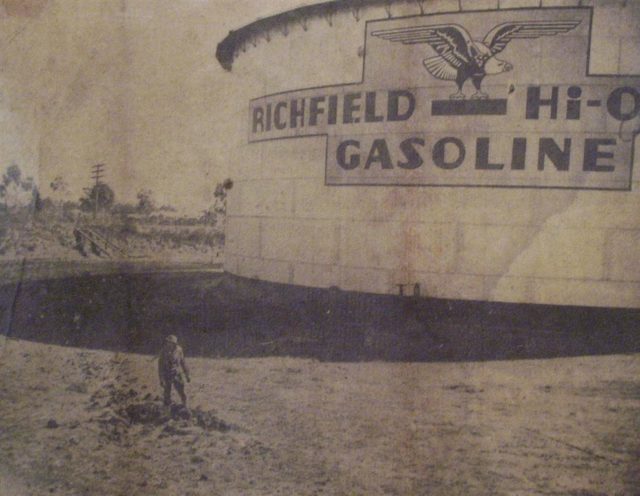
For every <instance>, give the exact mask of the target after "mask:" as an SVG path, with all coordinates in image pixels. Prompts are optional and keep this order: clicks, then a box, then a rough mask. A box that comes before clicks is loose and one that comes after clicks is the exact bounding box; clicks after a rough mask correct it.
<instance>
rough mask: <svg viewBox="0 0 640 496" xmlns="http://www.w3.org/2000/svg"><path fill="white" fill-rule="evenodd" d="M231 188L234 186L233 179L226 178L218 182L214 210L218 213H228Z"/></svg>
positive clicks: (214, 194)
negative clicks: (228, 196) (228, 194)
mask: <svg viewBox="0 0 640 496" xmlns="http://www.w3.org/2000/svg"><path fill="white" fill-rule="evenodd" d="M231 188H233V181H232V180H231V179H225V180H224V181H223V182H221V183H218V184H216V189H215V191H214V192H213V198H214V203H213V211H214V212H215V213H216V214H220V215H226V213H227V191H229V190H230V189H231Z"/></svg>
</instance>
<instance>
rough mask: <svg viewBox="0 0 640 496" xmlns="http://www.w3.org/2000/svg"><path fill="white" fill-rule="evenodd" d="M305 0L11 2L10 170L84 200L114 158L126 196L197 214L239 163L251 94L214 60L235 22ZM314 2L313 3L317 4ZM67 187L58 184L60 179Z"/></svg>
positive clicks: (0, 125)
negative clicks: (94, 176) (149, 195)
mask: <svg viewBox="0 0 640 496" xmlns="http://www.w3.org/2000/svg"><path fill="white" fill-rule="evenodd" d="M303 3H305V2H299V1H295V0H270V1H260V2H258V1H249V0H0V172H4V170H5V169H6V168H7V167H8V166H10V165H11V164H17V165H19V166H20V167H21V169H22V170H23V171H24V173H25V175H31V176H33V177H34V179H35V180H36V182H37V183H38V185H39V188H40V190H41V193H42V194H43V196H45V197H47V196H52V197H55V196H56V195H58V196H60V195H64V196H65V197H66V198H68V199H71V200H77V199H78V198H79V197H80V196H81V195H82V194H83V188H86V187H88V186H90V183H91V167H92V166H93V165H94V164H97V163H104V164H106V167H105V169H106V176H105V181H106V182H107V183H108V184H109V185H110V186H111V187H112V188H113V189H114V191H115V192H116V199H117V201H122V202H127V201H129V202H131V201H135V196H136V193H137V192H138V191H140V190H141V189H147V190H151V191H152V192H153V194H154V196H155V199H156V202H157V203H158V204H170V205H172V206H175V207H177V208H178V210H180V211H184V212H189V213H196V212H199V211H201V210H204V209H206V208H207V207H208V206H209V205H210V204H211V203H212V201H213V191H214V189H215V186H216V183H217V182H219V181H222V180H223V179H224V178H225V177H227V176H228V175H229V173H230V170H229V167H230V165H229V164H230V163H232V162H233V157H234V154H235V150H236V149H237V147H238V146H240V145H241V144H242V139H243V138H244V136H241V135H240V134H241V133H237V134H238V136H237V139H236V138H235V135H234V134H233V133H231V134H232V135H233V138H231V139H230V138H229V136H230V133H229V129H232V127H233V126H237V122H238V117H239V116H240V115H242V116H244V112H245V109H246V102H247V101H248V98H249V96H247V95H242V94H238V91H237V88H236V87H237V83H238V80H237V77H238V76H237V74H234V72H231V73H229V72H226V71H224V69H222V67H221V66H220V65H219V63H218V62H217V60H216V59H215V51H216V47H217V44H218V43H219V42H220V41H221V40H222V39H223V38H224V37H225V36H226V35H227V33H228V32H229V30H231V29H238V28H240V27H242V26H243V25H245V24H247V23H249V22H252V21H253V20H255V19H256V18H258V17H265V16H268V15H270V14H274V13H277V12H281V11H284V10H288V9H290V8H294V7H297V6H300V5H302V4H303ZM306 3H309V2H306ZM59 176H60V177H62V178H63V180H64V181H65V183H66V184H67V185H68V187H67V188H66V190H65V191H64V192H60V191H59V192H53V191H52V190H51V188H50V187H49V185H50V183H51V182H52V181H53V180H54V179H55V178H56V177H59Z"/></svg>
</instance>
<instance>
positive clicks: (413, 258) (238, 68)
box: [217, 0, 640, 308]
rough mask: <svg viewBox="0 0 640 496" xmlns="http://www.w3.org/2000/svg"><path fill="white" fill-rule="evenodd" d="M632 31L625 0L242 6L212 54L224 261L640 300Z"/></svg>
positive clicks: (393, 280) (267, 270)
mask: <svg viewBox="0 0 640 496" xmlns="http://www.w3.org/2000/svg"><path fill="white" fill-rule="evenodd" d="M297 5H299V4H297ZM639 42H640V2H630V1H622V0H594V1H578V0H511V1H509V0H478V1H468V0H467V1H465V0H424V1H420V0H412V1H364V0H362V1H332V2H315V3H312V2H309V3H306V4H304V5H302V6H296V8H294V9H292V10H285V11H279V12H274V13H273V15H272V16H270V17H265V18H262V19H258V20H256V21H253V22H248V23H247V24H246V25H245V26H243V27H239V28H238V29H237V30H235V31H232V32H230V33H229V35H228V36H227V37H226V38H225V39H224V40H222V41H221V43H220V44H219V45H218V51H217V57H218V60H219V61H220V63H221V64H222V65H223V66H224V67H225V68H226V69H228V70H229V71H231V74H232V80H233V86H234V98H233V101H231V102H228V104H229V105H233V106H234V107H235V108H236V109H237V111H236V112H235V116H236V118H235V119H234V121H233V122H230V123H229V126H230V130H231V131H233V132H234V133H235V134H237V135H238V136H241V139H240V140H239V141H238V143H237V145H236V148H235V150H234V153H233V157H234V158H233V160H232V162H231V163H230V164H228V165H229V169H230V176H231V177H232V179H233V181H234V187H233V189H232V190H231V191H230V195H229V200H228V201H229V203H228V212H227V214H228V217H227V226H226V229H227V245H226V255H225V256H226V261H225V268H226V270H227V271H228V272H230V273H233V274H236V275H239V276H243V277H249V278H257V279H260V280H265V281H272V282H280V283H286V284H292V285H300V286H311V287H332V286H337V287H339V288H341V289H343V290H351V291H362V292H370V293H380V294H397V293H398V292H400V291H413V290H414V288H416V289H417V288H419V291H420V294H421V295H422V296H427V297H436V298H453V299H463V300H483V301H499V302H516V303H545V304H554V305H586V306H604V307H629V308H638V307H640V192H639V186H640V185H639V182H638V181H639V179H638V173H637V171H636V170H635V169H637V162H638V158H637V156H638V153H637V150H635V148H636V146H637V144H638V140H637V133H638V130H639V128H640V43H639ZM634 164H635V165H634Z"/></svg>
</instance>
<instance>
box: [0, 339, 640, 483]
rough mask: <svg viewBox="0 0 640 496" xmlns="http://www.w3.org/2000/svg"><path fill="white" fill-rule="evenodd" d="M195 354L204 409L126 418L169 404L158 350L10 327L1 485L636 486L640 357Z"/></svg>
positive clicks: (2, 354) (2, 369) (4, 357)
mask: <svg viewBox="0 0 640 496" xmlns="http://www.w3.org/2000/svg"><path fill="white" fill-rule="evenodd" d="M186 352H187V359H188V363H189V365H190V367H191V369H192V377H193V381H192V383H191V384H190V385H189V387H188V392H189V396H190V406H191V408H192V411H193V412H194V414H195V413H198V415H201V416H200V417H198V421H196V420H195V417H194V418H192V419H170V418H168V417H166V418H163V419H160V420H159V421H158V422H157V423H146V424H145V423H135V422H133V421H132V418H131V417H130V416H129V415H128V414H127V411H132V408H134V409H135V408H136V406H135V405H137V407H140V405H147V406H149V405H156V406H157V407H158V408H160V407H159V405H160V403H159V401H158V398H157V395H158V394H160V389H159V386H158V383H157V378H156V375H155V373H156V362H155V361H154V359H153V357H150V356H148V355H136V354H123V353H115V352H108V351H97V350H96V351H93V350H92V351H88V350H82V349H76V348H65V347H60V346H56V345H48V344H40V343H32V342H27V341H21V340H16V339H6V338H0V363H1V365H0V453H1V454H2V455H1V456H0V493H2V494H3V495H10V496H13V495H20V496H22V495H41V494H63V495H143V494H144V495H225V496H226V495H278V494H280V495H314V494H327V495H363V496H365V495H367V496H368V495H443V496H444V495H446V496H451V495H537V494H540V495H542V494H545V495H573V496H594V495H637V494H640V491H639V490H638V488H640V440H639V437H638V432H640V355H638V354H635V355H616V356H598V357H583V358H582V357H574V358H556V359H543V360H514V361H499V362H496V361H494V362H483V363H479V362H477V363H473V362H471V363H383V362H365V363H348V362H343V363H333V362H319V361H316V360H311V359H304V358H288V357H263V358H234V359H215V358H191V359H189V357H188V354H189V350H188V349H187V350H186ZM131 405H134V407H131ZM127 406H129V410H127ZM201 419H205V420H206V419H208V421H205V422H200V420H201ZM138 420H139V419H138Z"/></svg>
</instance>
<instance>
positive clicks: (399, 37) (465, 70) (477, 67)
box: [371, 20, 581, 100]
mask: <svg viewBox="0 0 640 496" xmlns="http://www.w3.org/2000/svg"><path fill="white" fill-rule="evenodd" d="M580 22H581V21H580V20H577V21H575V20H567V21H515V22H505V23H503V24H498V25H497V26H496V27H494V28H493V29H492V30H491V31H489V33H488V34H487V35H486V36H485V37H484V40H482V41H477V40H473V39H471V35H470V34H469V33H468V32H467V30H466V29H465V28H463V27H462V26H460V25H459V24H437V25H433V26H413V27H405V28H397V29H385V30H380V31H373V32H372V33H371V34H372V35H373V36H377V37H379V38H382V39H385V40H388V41H393V42H398V43H402V44H404V45H416V44H419V43H427V44H428V45H429V46H431V48H433V49H434V50H435V51H436V53H437V54H438V55H435V56H433V57H428V58H426V59H424V60H423V64H424V67H425V69H426V70H427V71H428V72H429V74H431V75H432V76H433V77H435V78H437V79H442V80H445V81H455V82H456V85H457V86H458V91H457V92H456V93H454V94H452V95H450V96H449V98H451V99H454V100H462V99H464V98H466V96H465V94H464V93H463V92H462V87H463V86H464V83H465V82H466V81H467V80H468V79H471V81H472V82H473V86H474V87H475V89H476V92H475V93H474V94H473V95H472V96H471V98H473V99H486V98H489V95H487V94H486V93H484V92H483V91H482V89H481V85H482V80H483V79H484V78H485V76H492V75H494V74H501V73H503V72H508V71H510V70H512V69H513V65H512V64H511V63H510V62H507V61H506V60H500V59H498V58H497V57H496V55H497V54H499V53H500V52H502V50H504V49H505V48H506V46H507V45H508V44H509V42H510V41H511V40H516V39H536V38H540V37H542V36H555V35H557V34H560V33H566V32H568V31H571V30H572V29H574V28H575V27H576V26H577V25H578V24H580Z"/></svg>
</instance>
